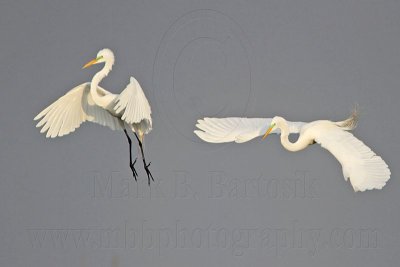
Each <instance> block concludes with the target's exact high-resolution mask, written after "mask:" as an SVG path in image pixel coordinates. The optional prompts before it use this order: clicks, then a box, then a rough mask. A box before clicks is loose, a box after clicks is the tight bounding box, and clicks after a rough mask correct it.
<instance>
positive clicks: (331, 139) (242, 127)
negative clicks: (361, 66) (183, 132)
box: [194, 110, 391, 191]
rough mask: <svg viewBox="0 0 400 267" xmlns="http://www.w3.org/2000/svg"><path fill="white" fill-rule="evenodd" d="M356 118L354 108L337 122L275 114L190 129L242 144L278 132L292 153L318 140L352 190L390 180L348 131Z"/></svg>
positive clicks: (384, 168)
mask: <svg viewBox="0 0 400 267" xmlns="http://www.w3.org/2000/svg"><path fill="white" fill-rule="evenodd" d="M357 120H358V113H357V110H355V112H353V114H352V115H351V116H350V117H349V118H348V119H346V120H344V121H340V122H333V121H329V120H318V121H313V122H310V123H305V122H289V121H286V120H285V119H284V118H282V117H278V116H277V117H274V118H272V119H271V118H204V119H202V120H198V123H197V125H196V126H197V128H199V129H200V130H195V131H194V132H195V134H196V135H197V136H198V137H200V138H201V139H202V140H204V141H206V142H209V143H224V142H232V141H235V142H237V143H242V142H247V141H249V140H251V139H253V138H256V137H258V136H262V135H264V136H263V139H265V138H266V137H267V136H268V135H269V134H270V133H280V140H281V144H282V145H283V147H284V148H285V149H287V150H289V151H292V152H294V151H299V150H302V149H304V148H306V147H307V146H309V145H311V144H314V143H318V144H320V145H321V146H322V147H323V148H325V149H327V150H328V151H329V152H331V153H332V154H333V156H335V157H336V159H337V160H338V161H339V162H340V163H341V165H342V171H343V176H344V178H345V180H346V181H347V180H348V178H350V183H351V185H352V186H353V189H354V191H365V190H371V189H382V188H383V186H385V184H386V182H387V181H388V180H389V179H390V174H391V173H390V170H389V167H388V165H387V164H386V163H385V161H384V160H383V159H382V158H381V157H380V156H377V155H376V154H375V152H373V151H372V150H371V149H370V148H369V147H368V146H366V145H365V144H364V143H363V142H362V141H360V140H359V139H357V138H356V137H354V135H353V134H351V133H349V132H348V131H350V130H353V129H354V128H355V127H356V124H357ZM291 133H299V138H298V140H297V141H296V142H294V143H292V142H290V141H289V134H291Z"/></svg>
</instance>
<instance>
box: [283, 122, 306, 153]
mask: <svg viewBox="0 0 400 267" xmlns="http://www.w3.org/2000/svg"><path fill="white" fill-rule="evenodd" d="M279 128H280V129H281V143H282V145H283V147H284V148H286V149H287V150H289V151H292V152H296V151H299V150H302V149H304V148H306V147H307V146H308V145H309V144H310V142H309V140H306V139H305V137H304V136H303V135H301V134H300V136H299V138H298V139H297V141H296V142H294V143H292V142H290V141H289V134H290V132H289V126H288V124H287V122H286V121H285V122H283V123H281V124H280V125H279Z"/></svg>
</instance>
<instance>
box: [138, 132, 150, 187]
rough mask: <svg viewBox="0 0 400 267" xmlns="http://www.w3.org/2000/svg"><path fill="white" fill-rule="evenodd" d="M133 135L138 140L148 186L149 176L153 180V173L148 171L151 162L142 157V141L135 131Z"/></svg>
mask: <svg viewBox="0 0 400 267" xmlns="http://www.w3.org/2000/svg"><path fill="white" fill-rule="evenodd" d="M135 136H136V139H137V141H138V143H139V147H140V151H141V152H142V159H143V166H144V169H145V170H146V173H147V179H148V180H149V186H150V178H151V180H153V182H154V178H153V175H152V174H151V172H150V170H149V166H150V164H151V162H149V164H147V163H146V158H145V157H144V152H143V144H142V141H140V139H139V137H138V136H137V134H136V133H135Z"/></svg>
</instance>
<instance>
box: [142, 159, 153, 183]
mask: <svg viewBox="0 0 400 267" xmlns="http://www.w3.org/2000/svg"><path fill="white" fill-rule="evenodd" d="M150 164H151V162H149V164H147V165H146V163H145V162H144V169H145V170H146V173H147V179H148V180H149V186H150V178H151V180H153V182H154V178H153V175H152V174H151V172H150V170H149V166H150Z"/></svg>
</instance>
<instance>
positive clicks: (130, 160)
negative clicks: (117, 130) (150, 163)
mask: <svg viewBox="0 0 400 267" xmlns="http://www.w3.org/2000/svg"><path fill="white" fill-rule="evenodd" d="M124 133H125V135H126V138H128V143H129V167H131V170H132V174H133V178H135V181H137V176H138V174H137V172H136V170H135V167H134V166H135V163H136V160H137V158H136V159H135V161H134V162H132V140H131V138H130V137H129V135H128V132H127V131H126V129H124Z"/></svg>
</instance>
